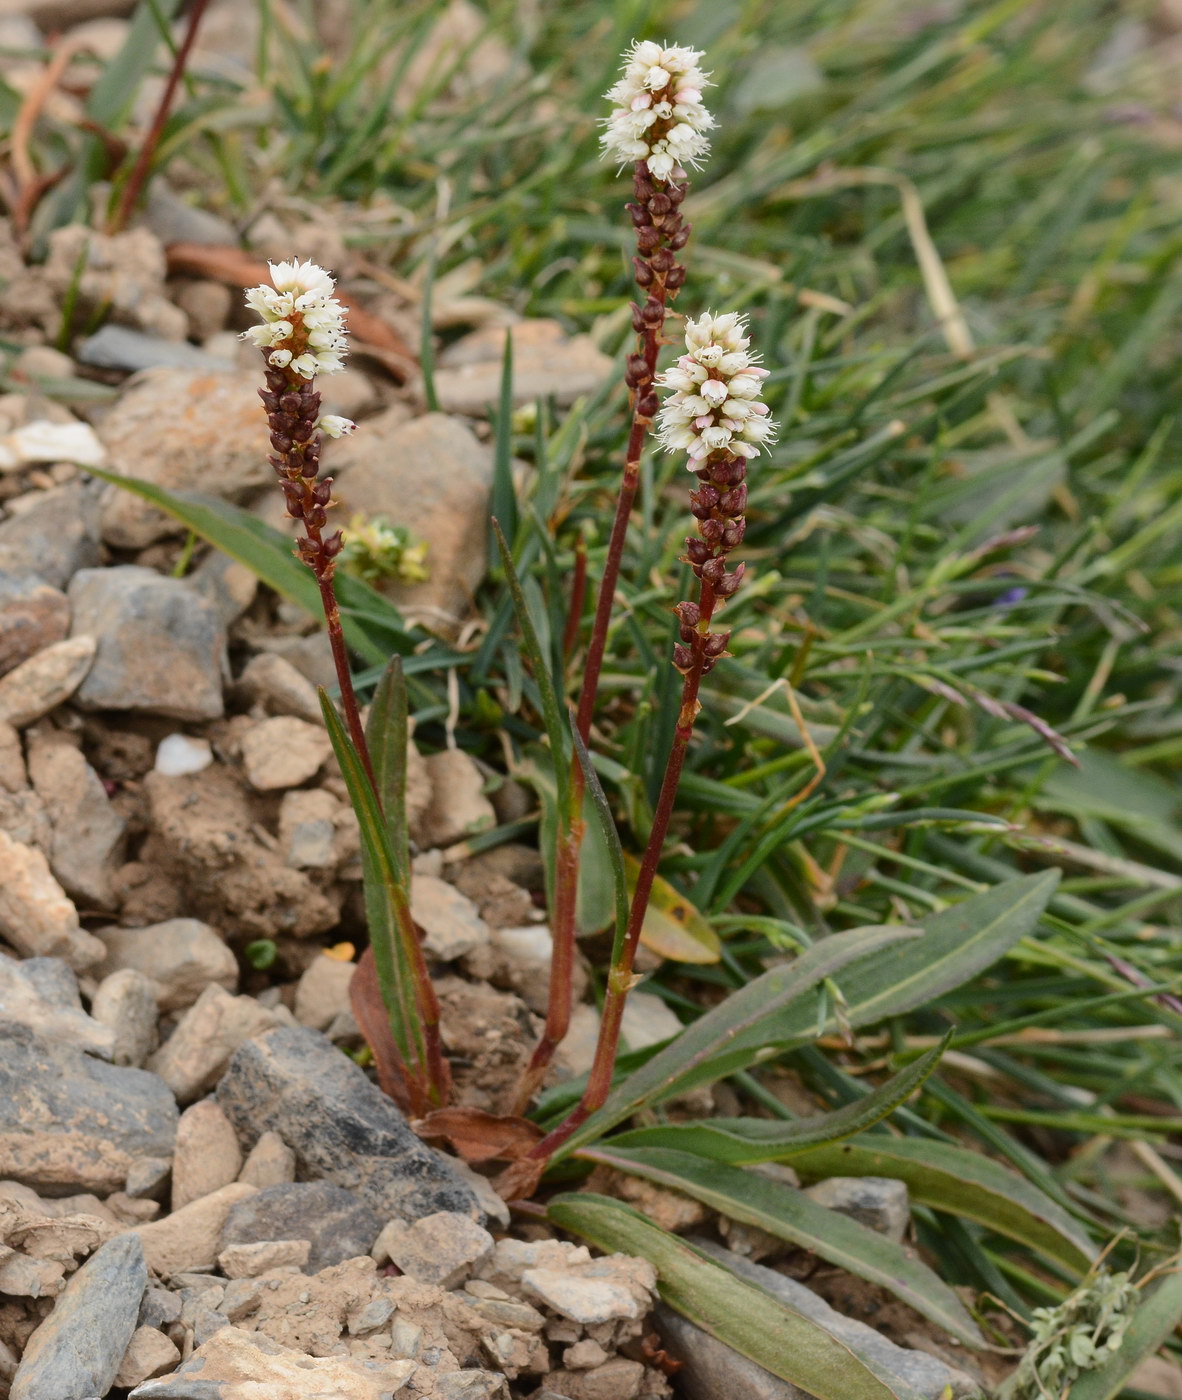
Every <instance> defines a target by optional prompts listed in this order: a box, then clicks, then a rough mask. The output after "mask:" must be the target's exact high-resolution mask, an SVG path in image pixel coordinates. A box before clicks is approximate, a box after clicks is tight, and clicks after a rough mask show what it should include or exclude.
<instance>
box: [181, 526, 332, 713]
mask: <svg viewBox="0 0 1182 1400" xmlns="http://www.w3.org/2000/svg"><path fill="white" fill-rule="evenodd" d="M188 581H189V583H190V584H192V586H193V587H194V588H196V589H197V590H198V591H199V592H200V593H202V594H204V596H205V597H206V598H208V599H209V601H210V602H211V603H212V604H213V606H214V609H215V610H216V612H217V615H218V617H220V618H221V620H222V626H223V627H227V628H228V627H232V626H233V624H234V623H235V622H237V621H238V619H239V618H240V617H241V616H242V614H243V613H244V612H245V611H246V610H247V608H249V607H250V605H251V603H253V602H254V598H255V594H256V593H257V592H258V591H259V580H258V575H257V574H255V573H254V572H253V571H252V570H250V569H248V568H247V567H246V565H245V564H240V563H239V562H238V561H237V559H231V558H230V556H229V555H228V554H223V553H222V552H221V550H220V549H215V550H211V552H210V553H209V554H207V555H206V556H205V558H204V559H203V560H202V561H201V563H200V564H198V565H197V567H196V568H195V569H194V570H193V572H192V573H191V574H190V575H189V580H188ZM312 693H313V695H315V693H316V692H315V691H313V692H312Z"/></svg>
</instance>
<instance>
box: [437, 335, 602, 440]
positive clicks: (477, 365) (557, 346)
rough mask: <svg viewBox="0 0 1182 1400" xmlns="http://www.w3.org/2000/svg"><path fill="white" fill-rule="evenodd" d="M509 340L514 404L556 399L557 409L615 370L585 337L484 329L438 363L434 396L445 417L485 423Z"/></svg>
mask: <svg viewBox="0 0 1182 1400" xmlns="http://www.w3.org/2000/svg"><path fill="white" fill-rule="evenodd" d="M506 334H511V335H512V337H513V388H512V392H513V402H514V404H526V403H534V402H536V401H537V400H538V399H547V398H551V397H552V398H554V400H555V401H556V402H557V403H558V404H560V405H563V406H565V405H567V404H572V403H574V401H575V399H577V398H579V397H580V396H581V395H583V394H592V393H594V392H595V390H596V389H598V388H599V386H600V385H601V384H602V383H603V381H604V380H605V379H606V378H607V376H608V375H609V374H611V373H612V371H613V369H614V363H613V361H612V359H611V356H610V355H605V354H604V353H603V351H602V350H600V349H599V348H598V347H597V346H596V345H595V342H594V341H593V340H592V339H591V337H590V336H587V335H577V336H574V337H572V338H569V339H568V337H567V335H566V333H565V331H564V330H563V328H562V326H561V325H560V324H559V323H558V322H557V321H551V320H528V321H518V322H517V323H516V324H515V325H512V326H508V327H506V326H483V327H481V329H480V330H477V331H472V332H471V334H469V335H465V336H462V337H461V338H460V339H459V340H457V341H456V342H455V343H454V344H452V345H449V346H448V347H447V349H446V350H445V351H444V352H443V353H442V354H441V355H440V357H439V367H438V369H437V370H436V371H435V392H436V394H437V395H438V397H439V403H440V406H441V407H442V408H443V409H445V410H446V411H447V412H448V413H467V414H472V415H473V416H476V417H483V415H484V413H485V412H486V410H487V409H488V408H489V406H491V405H493V404H495V403H497V402H498V399H499V397H500V388H501V365H502V361H503V359H504V354H505V336H506Z"/></svg>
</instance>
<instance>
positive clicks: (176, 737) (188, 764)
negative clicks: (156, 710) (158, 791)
mask: <svg viewBox="0 0 1182 1400" xmlns="http://www.w3.org/2000/svg"><path fill="white" fill-rule="evenodd" d="M212 762H213V748H212V747H211V746H210V742H209V740H208V739H194V738H193V737H192V736H191V735H189V734H167V735H165V737H164V738H163V739H161V740H160V743H159V745H158V747H157V749H156V763H155V765H154V766H153V769H152V771H153V772H154V773H163V774H164V776H165V777H166V778H180V777H183V776H184V775H185V774H186V773H200V772H201V770H202V769H203V768H208V767H209V765H210V764H211V763H212Z"/></svg>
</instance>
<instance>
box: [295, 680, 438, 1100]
mask: <svg viewBox="0 0 1182 1400" xmlns="http://www.w3.org/2000/svg"><path fill="white" fill-rule="evenodd" d="M320 708H321V710H322V712H323V714H324V723H325V727H326V728H327V729H328V737H329V738H330V739H331V740H332V747H333V752H334V753H335V754H336V757H337V762H338V763H339V764H340V765H341V776H342V777H343V778H344V780H345V786H346V788H347V789H348V792H349V801H350V802H351V803H352V805H353V811H354V812H355V813H356V815H357V826H358V830H359V831H360V834H361V871H362V889H363V893H364V895H365V914H366V921H367V923H368V924H369V939H370V947H371V948H372V949H373V955H374V968H375V970H376V972H377V976H378V985H379V986H380V988H381V991H382V1000H383V1001H384V1002H385V1005H386V1010H387V1012H388V1014H389V1017H390V1032H391V1034H392V1036H393V1038H394V1043H395V1045H396V1046H397V1047H398V1053H399V1055H400V1056H401V1057H402V1060H403V1063H404V1064H405V1065H407V1066H408V1068H409V1069H410V1070H411V1072H412V1073H418V1074H422V1073H424V1072H425V1068H426V1063H427V1059H426V1047H425V1044H424V1040H423V1030H422V1024H421V1021H420V1018H419V1015H418V1003H417V1001H416V998H415V977H414V961H413V955H412V953H411V950H410V949H409V948H408V946H407V940H408V939H410V938H414V937H416V934H415V931H414V923H413V921H412V920H411V917H410V905H409V901H408V898H407V891H406V886H405V885H403V884H402V883H401V882H400V881H399V879H398V874H397V859H396V857H395V855H394V851H393V848H392V845H391V841H390V832H389V829H388V828H387V826H386V820H385V817H384V816H383V814H382V809H381V807H380V806H379V805H378V800H377V797H376V796H375V794H374V790H373V784H372V783H371V782H370V781H369V775H368V774H367V773H366V771H365V768H364V766H363V765H362V762H361V759H360V758H359V756H358V754H357V750H356V749H355V748H354V747H353V741H352V740H351V739H350V738H349V735H348V733H347V732H346V730H345V726H344V725H343V724H342V723H341V718H340V716H339V715H338V714H337V712H336V709H335V708H334V706H333V703H332V701H331V700H330V699H329V698H328V693H327V692H326V691H325V690H324V689H321V691H320Z"/></svg>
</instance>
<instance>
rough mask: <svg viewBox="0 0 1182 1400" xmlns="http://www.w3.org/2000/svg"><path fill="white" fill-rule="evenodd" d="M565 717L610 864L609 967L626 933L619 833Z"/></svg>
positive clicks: (571, 715) (575, 729)
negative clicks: (612, 919) (611, 919)
mask: <svg viewBox="0 0 1182 1400" xmlns="http://www.w3.org/2000/svg"><path fill="white" fill-rule="evenodd" d="M567 718H568V719H569V721H570V735H571V742H572V743H573V744H574V747H575V754H576V755H577V757H578V760H579V767H580V768H582V770H583V778H584V781H585V782H586V785H587V794H588V796H589V797H590V798H591V803H592V807H593V808H594V811H595V816H596V819H597V823H598V826H599V831H600V835H601V836H602V837H603V845H604V849H605V850H606V851H607V857H608V861H609V863H610V866H611V876H612V902H613V905H614V907H615V914H616V925H615V932H614V934H613V936H612V958H611V960H612V966H613V967H614V966H616V964H617V963H618V962H619V960H620V959H621V958H622V957H623V954H624V943H625V940H626V938H627V933H628V914H629V906H630V901H629V899H628V877H627V874H626V872H625V870H624V848H623V847H622V846H621V845H620V833H619V832H618V831H617V830H616V823H615V818H614V817H613V816H612V809H611V806H610V804H609V803H608V800H607V793H606V792H604V790H603V784H602V783H601V782H600V781H599V774H598V773H597V772H596V771H595V765H594V764H593V763H592V762H591V755H590V754H589V753H588V752H587V746H586V744H584V743H583V739H582V736H581V735H580V733H579V727H578V725H577V724H576V723H575V715H574V711H573V710H571V711H568V713H567Z"/></svg>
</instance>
